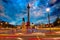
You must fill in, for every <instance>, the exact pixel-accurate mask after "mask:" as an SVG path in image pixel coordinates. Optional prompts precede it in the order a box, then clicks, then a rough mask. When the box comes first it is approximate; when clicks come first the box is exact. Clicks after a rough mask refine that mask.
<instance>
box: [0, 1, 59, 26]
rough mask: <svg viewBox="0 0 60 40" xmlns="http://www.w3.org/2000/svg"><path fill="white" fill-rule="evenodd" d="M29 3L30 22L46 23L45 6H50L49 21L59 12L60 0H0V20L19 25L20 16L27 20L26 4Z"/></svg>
mask: <svg viewBox="0 0 60 40" xmlns="http://www.w3.org/2000/svg"><path fill="white" fill-rule="evenodd" d="M28 4H29V5H30V22H31V23H34V24H37V23H44V24H46V23H48V12H46V9H47V8H50V11H49V14H50V22H51V23H53V22H54V21H55V19H56V18H57V15H59V14H60V0H0V20H2V21H7V22H9V23H10V24H13V25H20V24H21V23H22V18H23V17H24V18H25V22H27V5H28Z"/></svg>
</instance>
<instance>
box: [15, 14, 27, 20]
mask: <svg viewBox="0 0 60 40" xmlns="http://www.w3.org/2000/svg"><path fill="white" fill-rule="evenodd" d="M15 16H16V19H17V20H19V19H22V18H23V17H25V16H27V14H22V13H19V14H16V15H15Z"/></svg>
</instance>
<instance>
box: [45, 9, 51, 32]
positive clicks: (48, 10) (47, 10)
mask: <svg viewBox="0 0 60 40" xmlns="http://www.w3.org/2000/svg"><path fill="white" fill-rule="evenodd" d="M46 12H47V13H48V23H49V27H50V32H51V26H50V14H49V12H50V8H46Z"/></svg>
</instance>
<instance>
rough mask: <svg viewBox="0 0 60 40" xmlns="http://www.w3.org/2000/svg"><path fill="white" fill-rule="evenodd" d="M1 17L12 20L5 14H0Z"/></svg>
mask: <svg viewBox="0 0 60 40" xmlns="http://www.w3.org/2000/svg"><path fill="white" fill-rule="evenodd" d="M0 16H1V17H5V18H7V19H11V18H10V17H9V16H8V15H6V14H4V13H0Z"/></svg>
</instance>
